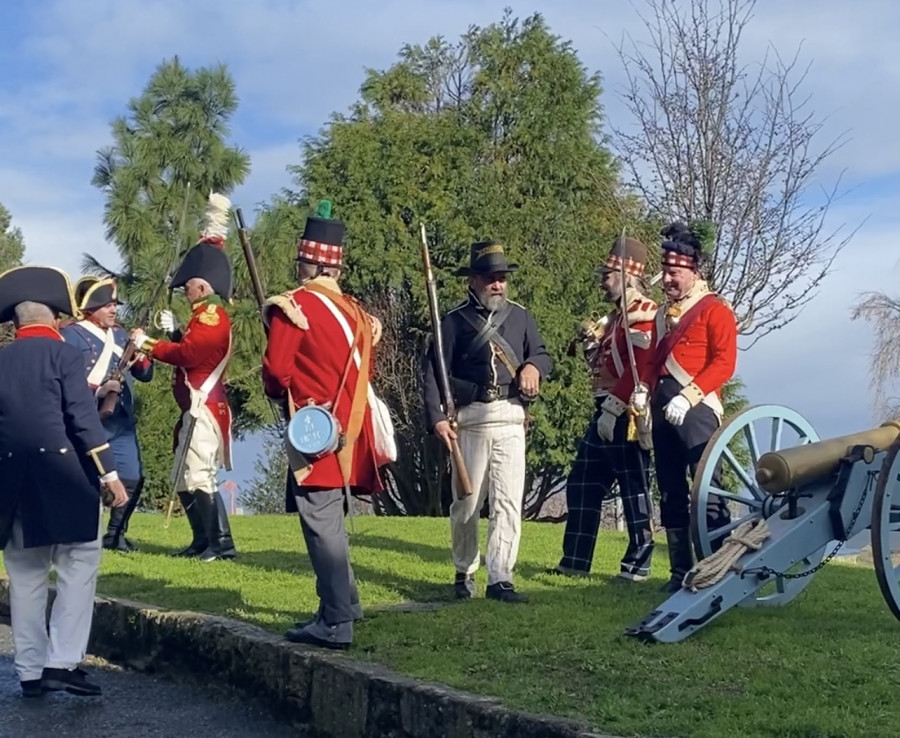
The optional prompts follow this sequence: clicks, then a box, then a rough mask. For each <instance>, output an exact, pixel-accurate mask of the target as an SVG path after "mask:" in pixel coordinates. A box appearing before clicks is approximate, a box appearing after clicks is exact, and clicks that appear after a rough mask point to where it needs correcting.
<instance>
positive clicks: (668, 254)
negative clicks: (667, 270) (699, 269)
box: [662, 249, 697, 269]
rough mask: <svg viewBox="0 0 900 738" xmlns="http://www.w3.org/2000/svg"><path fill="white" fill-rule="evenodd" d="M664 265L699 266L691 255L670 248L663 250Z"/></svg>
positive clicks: (691, 267) (689, 267)
mask: <svg viewBox="0 0 900 738" xmlns="http://www.w3.org/2000/svg"><path fill="white" fill-rule="evenodd" d="M662 265H663V266H672V267H685V268H687V269H693V268H694V267H695V266H697V264H696V262H695V261H694V260H693V259H692V258H691V257H690V256H685V255H684V254H679V253H678V252H677V251H669V250H668V249H664V250H663V258H662Z"/></svg>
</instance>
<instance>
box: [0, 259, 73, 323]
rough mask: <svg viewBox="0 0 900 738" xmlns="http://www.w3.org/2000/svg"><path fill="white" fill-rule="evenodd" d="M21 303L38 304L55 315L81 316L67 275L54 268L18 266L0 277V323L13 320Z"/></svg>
mask: <svg viewBox="0 0 900 738" xmlns="http://www.w3.org/2000/svg"><path fill="white" fill-rule="evenodd" d="M21 302H38V303H40V304H41V305H46V306H47V307H48V308H50V309H51V310H54V311H55V312H56V313H62V314H64V315H71V316H72V317H73V318H80V317H81V312H80V311H79V310H78V306H77V305H76V303H75V294H74V292H73V291H72V284H71V283H70V282H69V277H68V275H67V274H66V273H65V272H64V271H62V270H61V269H57V268H56V267H41V266H20V267H14V268H12V269H9V270H8V271H6V272H3V274H0V323H5V322H7V321H9V320H12V319H13V317H14V316H15V310H16V305H18V304H19V303H21Z"/></svg>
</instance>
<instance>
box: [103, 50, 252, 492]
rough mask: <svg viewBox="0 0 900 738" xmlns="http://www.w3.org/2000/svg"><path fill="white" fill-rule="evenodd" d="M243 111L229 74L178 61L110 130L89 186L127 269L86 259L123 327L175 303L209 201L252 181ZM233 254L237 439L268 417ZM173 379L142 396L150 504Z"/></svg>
mask: <svg viewBox="0 0 900 738" xmlns="http://www.w3.org/2000/svg"><path fill="white" fill-rule="evenodd" d="M237 106H238V98H237V95H236V93H235V86H234V82H233V80H232V78H231V76H230V75H229V73H228V71H227V69H226V68H225V66H224V65H219V66H216V67H212V68H200V69H197V70H196V71H191V70H189V69H187V68H186V67H184V66H183V65H182V64H181V63H180V62H179V60H178V58H177V57H176V58H175V59H173V60H171V61H164V62H163V63H161V64H160V65H159V66H158V67H157V69H156V70H155V72H154V73H153V75H152V76H151V78H150V79H149V81H148V83H147V85H146V86H145V88H144V90H143V92H142V93H141V95H140V96H139V97H136V98H133V99H132V100H130V101H129V102H128V105H127V115H125V116H121V117H119V118H116V119H115V120H114V121H113V123H112V126H111V129H112V139H113V143H112V144H111V145H109V146H107V147H105V148H103V149H101V150H99V151H98V161H97V165H96V167H95V170H94V176H93V179H92V184H93V185H94V186H95V187H97V188H99V189H100V190H102V191H103V193H104V194H105V196H106V203H105V206H104V223H105V225H106V236H107V238H108V239H109V240H111V241H112V242H113V243H114V244H115V245H116V247H117V249H118V252H119V256H120V257H121V260H122V265H121V267H120V268H116V269H108V268H107V267H105V266H103V265H101V264H99V263H98V262H97V261H96V259H94V258H93V257H90V256H88V257H86V260H85V261H86V263H85V267H86V269H88V270H90V271H94V272H109V273H112V274H114V275H116V276H118V278H119V280H120V286H121V291H122V293H123V295H124V299H125V301H126V303H127V308H126V310H125V313H124V315H123V318H124V320H125V322H126V324H128V325H131V324H133V323H134V322H135V321H138V320H140V321H143V320H144V319H146V316H147V315H149V314H152V311H153V310H155V309H158V308H160V307H163V306H164V304H165V302H166V301H167V300H170V299H171V295H166V293H165V292H162V291H161V290H159V289H158V287H159V285H160V284H161V283H162V282H163V281H164V280H165V279H166V278H167V277H168V276H169V275H170V274H171V270H172V269H173V268H174V267H175V266H177V263H178V262H179V261H180V258H181V256H182V255H183V253H184V252H185V251H186V249H187V248H189V247H190V246H191V245H192V244H193V243H195V242H196V240H197V236H198V234H199V228H200V226H201V217H202V214H203V210H204V208H205V206H206V203H207V199H208V197H209V194H210V192H220V193H222V194H225V195H228V194H229V193H230V192H231V191H232V190H233V189H234V187H235V186H236V185H238V184H240V183H241V182H243V180H244V178H245V177H246V176H247V174H248V172H249V168H250V161H249V157H248V156H247V154H246V153H244V152H243V151H242V150H241V149H239V148H238V147H236V146H232V145H229V143H228V142H227V138H228V136H229V127H228V122H229V119H230V118H231V117H232V115H233V114H234V112H235V110H236V109H237ZM230 241H231V242H236V239H234V238H232V239H230ZM229 251H230V255H231V256H232V257H233V258H232V263H233V264H234V266H235V271H236V294H235V297H234V304H233V306H232V307H231V309H230V312H231V314H232V320H233V322H234V349H233V357H234V358H233V359H232V362H231V365H230V367H229V379H230V392H231V393H232V395H233V398H232V399H233V401H234V403H233V406H234V407H235V409H236V429H237V430H238V432H240V431H241V430H242V429H243V428H244V427H246V426H247V425H248V424H249V425H251V426H252V425H253V421H254V419H255V418H256V415H255V414H254V413H259V412H261V411H262V409H263V407H264V403H263V402H262V400H261V397H260V395H261V392H260V391H259V389H258V385H259V382H258V374H257V375H254V369H257V370H258V367H259V356H260V347H261V344H262V331H261V329H260V327H259V321H258V317H257V316H256V313H255V308H254V306H253V305H252V303H250V302H249V301H248V300H247V297H248V296H249V294H250V293H249V291H248V289H247V287H248V285H247V279H246V269H245V268H243V264H242V263H241V257H240V251H239V247H238V246H237V244H236V243H230V244H229ZM154 298H155V299H154ZM151 303H152V304H151ZM173 309H174V310H175V312H176V313H177V314H178V315H179V317H180V318H181V320H182V322H184V320H185V319H186V317H187V313H188V306H187V305H186V303H185V302H184V300H183V299H180V298H179V299H176V300H174V301H173ZM171 376H172V372H171V369H170V368H169V367H166V366H164V365H159V364H158V365H157V376H156V379H155V380H154V382H153V383H152V384H150V385H145V384H138V386H137V400H138V420H139V431H140V437H141V444H142V449H143V454H144V458H145V462H146V467H147V468H146V476H147V488H146V494H147V499H148V500H158V499H159V498H160V497H163V496H165V495H167V494H168V489H169V481H168V480H169V471H170V468H171V463H172V452H171V441H172V438H171V429H172V427H173V425H174V423H175V421H176V419H177V416H178V412H177V409H176V407H175V404H174V402H173V400H172V398H171V396H170V394H169V383H170V381H171ZM245 409H246V412H245ZM248 414H249V420H248V418H247V415H248Z"/></svg>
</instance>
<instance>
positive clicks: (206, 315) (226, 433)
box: [150, 297, 231, 470]
mask: <svg viewBox="0 0 900 738" xmlns="http://www.w3.org/2000/svg"><path fill="white" fill-rule="evenodd" d="M150 352H151V354H150V355H151V357H152V358H153V359H155V360H156V361H161V362H163V363H164V364H171V365H172V366H174V367H177V368H178V369H177V371H176V372H175V376H174V379H173V380H172V394H173V395H174V396H175V402H177V403H178V407H179V408H181V411H182V413H183V412H186V411H187V410H188V409H190V407H191V395H190V391H189V389H188V387H187V385H186V384H185V379H187V381H188V382H190V384H191V386H192V387H193V388H194V389H195V390H199V389H200V386H201V385H202V384H203V383H204V382H205V381H206V379H207V377H209V376H210V375H211V374H212V373H213V371H214V370H215V368H216V367H217V366H218V365H219V363H220V362H221V361H223V360H225V359H226V357H228V356H229V355H230V352H231V320H230V318H229V317H228V313H227V312H225V308H224V307H223V306H222V305H221V303H220V301H219V299H218V298H216V297H206V298H204V299H202V300H198V301H197V302H196V303H194V305H193V313H192V314H191V319H190V320H189V321H188V324H187V325H186V326H185V328H184V332H183V333H182V335H181V340H180V341H157V342H156V343H154V344H153V346H152V347H151V349H150ZM206 407H207V408H208V409H209V411H210V412H211V413H212V416H213V418H215V420H216V422H217V423H218V424H219V429H220V430H221V431H222V441H223V446H224V448H223V449H222V452H223V456H224V462H225V468H226V469H228V470H230V469H231V407H230V406H229V405H228V398H227V396H226V394H225V372H224V371H222V373H221V376H220V377H219V378H218V380H217V381H216V382H215V384H213V386H212V389H211V390H210V392H209V395H208V396H207V398H206ZM180 428H181V420H180V419H179V421H178V424H177V425H176V426H175V439H176V444H177V439H178V433H179V430H180Z"/></svg>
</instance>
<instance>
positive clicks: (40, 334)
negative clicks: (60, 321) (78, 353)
mask: <svg viewBox="0 0 900 738" xmlns="http://www.w3.org/2000/svg"><path fill="white" fill-rule="evenodd" d="M16 338H17V339H19V338H52V339H54V340H55V341H62V340H63V337H62V336H61V335H60V334H59V331H57V330H56V329H55V328H52V327H51V326H49V325H23V326H22V327H21V328H19V329H18V330H17V331H16Z"/></svg>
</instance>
